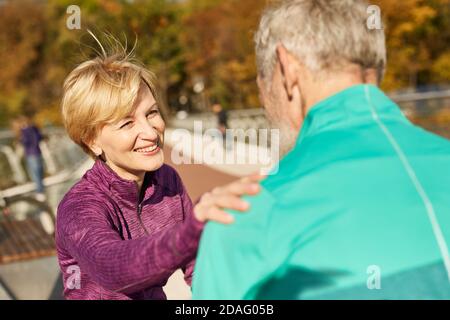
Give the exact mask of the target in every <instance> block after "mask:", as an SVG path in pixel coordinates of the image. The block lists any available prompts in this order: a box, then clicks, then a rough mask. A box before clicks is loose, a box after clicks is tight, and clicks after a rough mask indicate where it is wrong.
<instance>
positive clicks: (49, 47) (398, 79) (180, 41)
mask: <svg viewBox="0 0 450 320" xmlns="http://www.w3.org/2000/svg"><path fill="white" fill-rule="evenodd" d="M268 2H270V1H266V0H222V1H220V0H184V1H180V0H178V1H175V0H172V1H170V0H149V1H139V0H134V1H132V0H128V1H125V0H122V1H110V0H80V1H74V0H47V1H44V0H41V1H39V0H34V1H32V0H10V1H8V0H0V127H7V126H8V124H9V121H10V119H11V118H12V117H15V116H16V115H19V114H27V115H31V116H34V118H35V120H36V122H37V123H38V124H40V125H43V126H45V125H59V124H60V115H59V102H60V97H61V89H62V83H63V81H64V78H65V76H66V75H67V74H68V73H69V72H70V70H71V69H73V68H74V67H75V66H76V65H77V64H78V63H80V62H81V61H83V60H85V59H86V58H88V57H92V54H93V51H92V50H91V49H89V47H88V46H93V47H96V45H95V43H94V42H93V40H92V38H90V36H88V34H87V32H86V29H91V30H93V31H94V32H95V33H100V32H103V31H107V32H110V33H111V34H113V35H115V36H117V37H118V38H121V39H125V37H126V38H127V39H128V42H129V43H131V45H130V46H132V44H133V42H134V40H135V38H136V37H137V38H138V46H137V50H136V53H137V57H138V58H139V59H140V60H142V61H143V62H144V63H145V64H146V65H147V66H148V67H149V68H150V69H152V70H153V71H154V72H155V73H156V74H157V76H158V80H159V84H160V87H161V91H162V97H163V99H164V100H165V102H166V104H167V105H168V106H169V109H170V110H169V111H170V112H175V111H178V110H187V111H194V110H195V109H200V110H198V111H202V109H205V108H207V107H208V105H209V104H210V102H211V101H217V102H220V103H222V105H223V106H224V107H225V108H227V109H242V108H255V107H259V106H260V105H259V101H258V93H257V88H256V84H255V78H256V68H255V63H254V60H255V59H254V46H253V40H252V38H253V34H254V32H255V30H256V28H257V25H258V19H259V16H260V13H261V11H262V10H263V8H264V7H265V6H266V4H267V3H268ZM372 3H373V4H377V5H379V6H380V8H381V13H382V18H383V21H384V25H383V26H384V28H385V31H386V34H387V46H388V68H387V73H386V76H385V79H384V81H383V83H382V87H383V89H384V90H386V91H387V92H393V91H395V90H399V89H408V90H412V91H416V90H420V89H421V88H430V87H431V88H434V87H441V86H442V85H443V86H444V87H446V88H448V85H449V83H450V46H449V43H450V1H449V0H427V1H424V0H402V1H392V0H376V1H372ZM73 4H76V5H78V6H79V7H80V9H81V29H80V30H69V29H68V28H67V27H66V19H67V18H68V17H69V14H68V13H67V12H66V10H67V8H68V7H69V6H70V5H73ZM196 91H197V92H196ZM199 91H201V92H202V94H201V95H199V94H198V92H199ZM199 99H200V100H199ZM205 101H206V102H205ZM433 117H435V118H436V117H437V118H436V119H434V118H433V119H434V120H436V121H443V120H442V119H444V120H445V119H447V120H446V121H448V120H449V119H450V114H449V113H448V109H442V112H441V113H439V114H437V115H436V114H434V115H433Z"/></svg>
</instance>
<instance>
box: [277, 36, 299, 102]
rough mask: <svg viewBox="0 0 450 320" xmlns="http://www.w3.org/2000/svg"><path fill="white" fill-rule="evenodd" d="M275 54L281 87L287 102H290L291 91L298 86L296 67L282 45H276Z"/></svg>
mask: <svg viewBox="0 0 450 320" xmlns="http://www.w3.org/2000/svg"><path fill="white" fill-rule="evenodd" d="M276 52H277V57H278V61H279V63H280V70H281V75H282V78H283V85H284V88H285V90H286V93H287V95H288V97H289V100H291V99H292V95H293V89H294V87H295V86H296V85H298V76H297V75H298V72H297V66H296V64H295V61H294V59H293V57H292V56H291V54H290V53H289V51H288V50H287V49H286V48H285V47H284V46H283V45H282V44H278V45H277V49H276Z"/></svg>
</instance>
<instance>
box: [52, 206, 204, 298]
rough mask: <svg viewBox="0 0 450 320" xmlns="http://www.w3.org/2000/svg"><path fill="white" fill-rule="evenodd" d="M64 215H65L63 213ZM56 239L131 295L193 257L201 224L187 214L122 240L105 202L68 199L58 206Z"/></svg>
mask: <svg viewBox="0 0 450 320" xmlns="http://www.w3.org/2000/svg"><path fill="white" fill-rule="evenodd" d="M59 216H61V217H59ZM58 218H59V219H58V222H57V241H58V239H59V241H60V242H61V243H63V244H64V247H65V249H66V250H68V251H69V253H70V254H71V255H72V256H73V257H74V259H76V261H77V262H78V264H79V267H80V269H81V271H82V272H85V273H88V274H89V276H90V277H91V279H92V280H93V281H95V282H96V283H98V284H99V285H101V286H102V287H104V288H106V289H108V290H112V291H115V292H121V293H124V294H131V293H133V292H136V291H139V290H143V289H145V288H147V287H149V286H153V285H158V284H159V283H161V282H162V281H164V280H165V279H167V277H168V276H170V275H171V274H172V273H173V272H174V271H175V270H176V269H178V268H181V267H183V266H185V265H186V264H187V263H188V262H189V261H192V259H193V258H194V257H195V253H196V250H197V246H198V240H199V238H200V234H201V231H202V228H203V223H200V222H199V221H197V220H196V219H195V218H194V216H193V215H188V216H187V219H185V220H184V221H183V222H182V223H180V224H177V225H175V226H174V227H173V228H172V229H171V230H165V231H162V232H159V233H156V234H152V235H148V236H145V237H142V238H138V239H132V240H123V239H122V238H121V237H120V236H119V234H118V233H117V231H116V230H115V229H114V227H113V225H112V223H111V222H110V221H109V219H108V215H107V208H106V205H105V204H104V203H101V202H100V201H98V203H90V204H89V207H86V204H85V203H83V202H82V201H77V202H75V203H74V202H72V203H70V202H66V203H64V204H62V205H61V207H60V208H59V210H58Z"/></svg>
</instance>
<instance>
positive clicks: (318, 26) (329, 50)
mask: <svg viewBox="0 0 450 320" xmlns="http://www.w3.org/2000/svg"><path fill="white" fill-rule="evenodd" d="M367 8H368V3H367V2H366V1H363V0H284V1H281V3H279V4H278V5H275V6H272V7H270V8H268V9H266V11H265V12H264V14H263V16H262V18H261V21H260V25H259V30H258V31H257V33H256V35H255V42H256V63H257V67H258V73H259V75H260V76H262V77H264V78H266V77H268V78H271V76H272V72H273V68H274V66H275V65H276V46H277V45H278V44H283V45H284V46H285V48H286V49H287V50H288V51H289V52H291V53H292V54H293V55H294V56H296V57H297V58H299V59H300V60H301V61H302V63H303V64H304V65H305V66H306V67H307V68H309V69H310V70H312V71H315V72H317V74H321V73H327V72H330V71H336V70H339V69H341V68H343V67H345V66H346V65H348V64H350V63H354V64H357V65H360V66H361V67H362V68H363V69H369V68H374V69H376V70H377V75H378V81H381V79H382V77H383V73H384V69H385V65H386V46H385V37H384V31H383V30H382V29H381V30H378V29H373V30H370V29H369V28H368V26H367V19H368V17H369V14H368V13H367Z"/></svg>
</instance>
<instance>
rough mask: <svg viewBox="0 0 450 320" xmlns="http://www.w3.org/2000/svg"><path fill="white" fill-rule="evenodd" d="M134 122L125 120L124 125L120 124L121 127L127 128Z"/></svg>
mask: <svg viewBox="0 0 450 320" xmlns="http://www.w3.org/2000/svg"><path fill="white" fill-rule="evenodd" d="M132 123H133V121H128V122H125V123H124V124H123V125H121V126H120V129H123V128H126V127H129V126H130V125H131V124H132Z"/></svg>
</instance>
